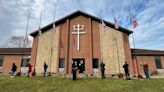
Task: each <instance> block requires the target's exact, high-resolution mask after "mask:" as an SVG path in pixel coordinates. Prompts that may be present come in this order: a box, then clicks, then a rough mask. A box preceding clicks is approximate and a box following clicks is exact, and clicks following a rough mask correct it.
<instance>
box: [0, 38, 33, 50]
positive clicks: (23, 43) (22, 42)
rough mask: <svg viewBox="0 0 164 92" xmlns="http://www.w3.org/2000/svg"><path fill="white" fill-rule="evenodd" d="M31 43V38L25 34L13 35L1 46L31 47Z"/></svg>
mask: <svg viewBox="0 0 164 92" xmlns="http://www.w3.org/2000/svg"><path fill="white" fill-rule="evenodd" d="M31 45H32V42H31V40H30V39H28V38H25V37H24V36H12V37H10V38H9V39H8V40H7V41H6V42H5V43H4V44H3V45H1V48H26V47H31Z"/></svg>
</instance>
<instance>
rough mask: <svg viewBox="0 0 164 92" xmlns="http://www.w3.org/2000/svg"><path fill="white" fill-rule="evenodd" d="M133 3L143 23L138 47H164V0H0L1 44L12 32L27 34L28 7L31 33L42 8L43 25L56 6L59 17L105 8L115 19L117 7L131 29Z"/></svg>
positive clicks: (104, 12) (104, 14)
mask: <svg viewBox="0 0 164 92" xmlns="http://www.w3.org/2000/svg"><path fill="white" fill-rule="evenodd" d="M55 6H56V8H55ZM129 7H130V8H131V12H132V15H133V16H134V17H135V18H136V19H137V21H138V24H139V26H138V27H137V28H136V29H135V30H134V37H135V43H136V48H142V49H155V50H157V49H158V50H164V1H163V0H58V1H57V0H0V40H1V43H0V45H1V44H3V43H4V42H5V41H6V40H7V39H8V38H9V37H11V36H21V35H25V30H26V24H27V15H28V11H30V12H31V17H30V24H29V30H28V33H31V32H33V31H34V30H36V29H38V26H39V17H40V13H41V11H42V12H43V14H42V15H43V16H42V24H41V26H45V25H47V24H49V23H51V22H52V21H53V20H54V17H53V16H54V11H55V10H56V19H59V18H62V17H63V16H66V15H68V14H70V13H72V12H74V11H76V10H82V11H84V12H87V13H90V14H92V15H94V16H97V17H99V16H100V13H99V11H100V9H101V10H102V18H103V19H105V20H107V21H109V22H112V23H114V21H113V18H112V16H113V14H112V10H113V9H114V11H115V16H116V18H117V20H118V22H119V25H120V26H122V27H125V28H127V29H130V19H129ZM129 38H130V43H131V47H133V44H132V39H131V38H132V37H131V35H130V37H129Z"/></svg>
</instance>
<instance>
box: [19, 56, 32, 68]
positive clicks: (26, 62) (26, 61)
mask: <svg viewBox="0 0 164 92" xmlns="http://www.w3.org/2000/svg"><path fill="white" fill-rule="evenodd" d="M29 61H30V58H29V57H28V56H24V57H23V58H22V63H21V67H28V62H29Z"/></svg>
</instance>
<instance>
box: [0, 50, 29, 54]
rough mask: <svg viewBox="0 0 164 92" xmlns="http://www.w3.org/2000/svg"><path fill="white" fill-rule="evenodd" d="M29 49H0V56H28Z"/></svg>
mask: <svg viewBox="0 0 164 92" xmlns="http://www.w3.org/2000/svg"><path fill="white" fill-rule="evenodd" d="M30 54H31V48H0V55H30Z"/></svg>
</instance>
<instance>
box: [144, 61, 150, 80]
mask: <svg viewBox="0 0 164 92" xmlns="http://www.w3.org/2000/svg"><path fill="white" fill-rule="evenodd" d="M142 66H143V69H144V74H145V76H146V78H150V77H149V66H148V63H147V62H145V64H143V65H142Z"/></svg>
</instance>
